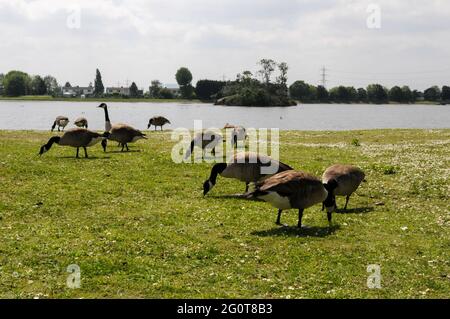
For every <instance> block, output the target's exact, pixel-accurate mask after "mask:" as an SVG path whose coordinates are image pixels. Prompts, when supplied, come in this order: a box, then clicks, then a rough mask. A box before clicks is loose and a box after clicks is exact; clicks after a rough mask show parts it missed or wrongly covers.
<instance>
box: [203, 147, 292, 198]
mask: <svg viewBox="0 0 450 319" xmlns="http://www.w3.org/2000/svg"><path fill="white" fill-rule="evenodd" d="M270 166H273V168H274V171H271V170H270V169H269V167H270ZM264 168H266V170H267V171H265V170H264ZM287 170H292V168H291V167H289V166H288V165H286V164H284V163H281V162H279V161H277V160H274V159H272V158H271V157H270V156H267V155H262V154H256V153H251V152H241V153H238V154H235V155H234V156H233V158H232V159H231V160H230V161H229V162H228V163H218V164H215V165H214V166H213V167H212V169H211V174H210V176H209V178H208V179H207V180H206V181H205V182H204V183H203V195H206V194H207V193H208V192H209V191H210V190H211V189H212V188H213V187H214V185H216V180H217V175H220V176H222V177H225V178H235V179H237V180H240V181H242V182H245V192H247V191H248V185H249V184H250V183H256V182H257V181H259V180H260V179H261V178H263V177H265V176H269V175H273V174H276V173H279V172H283V171H287Z"/></svg>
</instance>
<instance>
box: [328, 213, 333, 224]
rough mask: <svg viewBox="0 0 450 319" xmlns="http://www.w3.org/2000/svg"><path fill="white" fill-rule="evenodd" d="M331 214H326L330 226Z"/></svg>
mask: <svg viewBox="0 0 450 319" xmlns="http://www.w3.org/2000/svg"><path fill="white" fill-rule="evenodd" d="M331 217H332V215H331V213H327V218H328V224H329V225H330V226H331Z"/></svg>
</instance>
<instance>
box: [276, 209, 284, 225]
mask: <svg viewBox="0 0 450 319" xmlns="http://www.w3.org/2000/svg"><path fill="white" fill-rule="evenodd" d="M282 212H283V210H282V209H279V210H278V217H277V221H276V222H275V224H277V225H281V213H282Z"/></svg>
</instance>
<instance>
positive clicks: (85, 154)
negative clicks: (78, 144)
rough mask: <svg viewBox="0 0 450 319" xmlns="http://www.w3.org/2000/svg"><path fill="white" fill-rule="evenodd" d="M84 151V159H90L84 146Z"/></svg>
mask: <svg viewBox="0 0 450 319" xmlns="http://www.w3.org/2000/svg"><path fill="white" fill-rule="evenodd" d="M83 149H84V157H85V158H88V154H87V149H86V146H83Z"/></svg>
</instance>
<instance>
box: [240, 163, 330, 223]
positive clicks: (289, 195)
mask: <svg viewBox="0 0 450 319" xmlns="http://www.w3.org/2000/svg"><path fill="white" fill-rule="evenodd" d="M246 195H247V196H246V197H248V198H259V199H262V200H263V201H265V202H268V203H270V204H272V206H274V207H276V208H278V217H277V221H276V223H277V224H278V225H279V224H280V220H281V213H282V211H283V210H285V209H292V208H296V209H298V227H300V228H301V227H302V217H303V211H304V209H306V208H308V207H311V206H313V205H315V204H318V203H322V202H323V201H324V200H325V199H326V198H327V195H328V192H327V190H326V189H325V187H324V185H323V184H322V182H321V181H320V180H319V179H318V178H317V177H315V176H313V175H310V174H308V173H305V172H301V171H294V170H289V171H284V172H281V173H278V174H276V175H273V176H270V177H268V178H266V179H263V180H261V181H259V182H257V183H256V189H255V190H254V191H253V192H250V193H247V194H246ZM328 221H329V222H330V223H331V213H329V214H328Z"/></svg>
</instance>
